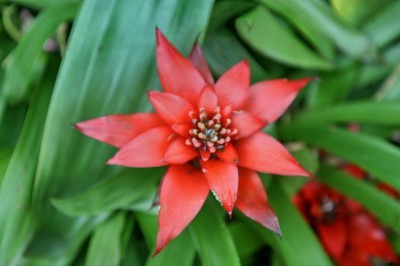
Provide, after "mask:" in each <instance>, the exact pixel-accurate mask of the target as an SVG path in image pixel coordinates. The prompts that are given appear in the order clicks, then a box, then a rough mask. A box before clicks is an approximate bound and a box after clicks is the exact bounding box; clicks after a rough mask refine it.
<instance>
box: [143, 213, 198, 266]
mask: <svg viewBox="0 0 400 266" xmlns="http://www.w3.org/2000/svg"><path fill="white" fill-rule="evenodd" d="M136 218H137V220H138V222H139V226H140V228H141V230H142V233H143V235H144V237H145V239H146V242H147V245H148V247H149V249H150V256H149V258H148V259H147V262H146V266H157V265H159V266H168V265H171V266H175V265H176V264H177V254H179V265H182V266H185V265H187V266H190V265H193V261H194V258H195V249H194V247H193V244H192V242H191V239H190V236H189V234H188V232H187V230H185V231H183V232H182V233H181V234H180V235H179V236H178V237H176V238H175V239H173V240H172V241H171V242H170V243H169V244H168V245H167V246H166V247H165V248H164V249H163V250H162V251H161V252H160V253H159V254H158V255H157V256H155V257H152V255H153V252H154V248H155V246H156V236H157V230H158V222H157V216H155V215H150V214H146V213H137V214H136Z"/></svg>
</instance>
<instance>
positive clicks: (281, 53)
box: [236, 7, 333, 70]
mask: <svg viewBox="0 0 400 266" xmlns="http://www.w3.org/2000/svg"><path fill="white" fill-rule="evenodd" d="M236 29H237V30H238V32H239V34H240V36H241V37H242V38H243V39H244V40H245V41H246V42H247V43H248V44H249V45H251V46H252V47H253V48H254V49H256V50H257V51H259V52H260V53H261V54H263V55H265V56H267V57H270V58H272V59H275V60H277V61H280V62H282V63H285V64H288V65H291V66H296V67H301V68H308V69H310V68H311V69H314V68H316V69H322V70H327V69H332V68H333V65H332V64H331V63H330V62H328V61H327V60H325V59H323V58H322V57H320V56H318V55H316V54H315V53H314V52H313V51H312V50H310V49H309V48H308V47H307V46H306V45H305V44H303V43H302V42H301V40H300V39H298V38H297V37H296V35H295V34H294V33H293V32H292V31H291V30H290V29H289V28H288V27H285V26H284V25H282V24H281V23H280V22H279V21H278V20H277V19H276V18H275V17H274V15H273V14H272V13H271V12H269V11H268V10H267V9H266V8H265V7H258V8H256V9H255V10H254V11H252V12H249V13H247V14H246V15H244V16H241V17H240V18H239V19H237V20H236Z"/></svg>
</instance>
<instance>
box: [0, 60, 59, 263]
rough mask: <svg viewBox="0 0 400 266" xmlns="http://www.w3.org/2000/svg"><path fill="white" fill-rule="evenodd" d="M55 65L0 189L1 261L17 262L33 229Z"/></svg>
mask: <svg viewBox="0 0 400 266" xmlns="http://www.w3.org/2000/svg"><path fill="white" fill-rule="evenodd" d="M56 70H57V67H56V66H54V65H51V66H49V72H48V73H49V76H48V77H47V78H46V79H45V80H44V81H43V82H41V83H40V84H39V85H38V87H37V88H36V89H35V93H34V96H33V98H32V100H31V104H30V107H29V110H28V114H27V116H26V119H25V121H24V125H23V129H22V133H21V136H20V137H19V139H18V143H17V146H16V147H15V149H14V151H13V154H12V157H11V160H10V162H9V164H8V167H7V171H6V173H5V175H4V177H3V181H2V183H1V190H0V216H1V217H7V219H0V235H1V239H0V264H2V265H12V264H16V263H18V261H19V258H20V256H21V252H22V251H23V249H24V248H25V246H26V245H27V244H28V241H29V238H30V234H31V233H32V232H31V231H32V229H33V221H32V213H31V201H30V200H31V196H32V187H33V180H34V173H35V170H36V165H37V156H38V154H39V148H40V142H41V139H42V132H43V127H44V121H45V117H46V114H47V108H48V105H49V101H50V96H51V93H52V89H53V86H54V77H55V71H56Z"/></svg>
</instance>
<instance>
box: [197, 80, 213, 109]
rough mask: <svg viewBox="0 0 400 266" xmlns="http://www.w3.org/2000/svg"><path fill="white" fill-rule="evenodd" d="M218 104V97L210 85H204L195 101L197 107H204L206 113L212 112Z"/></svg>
mask: <svg viewBox="0 0 400 266" xmlns="http://www.w3.org/2000/svg"><path fill="white" fill-rule="evenodd" d="M217 105H218V97H217V94H215V92H214V89H213V87H212V86H206V87H204V89H203V90H202V91H201V94H200V98H199V101H198V102H197V108H198V109H199V110H200V108H204V109H205V110H206V112H207V113H212V112H214V110H215V108H216V107H217Z"/></svg>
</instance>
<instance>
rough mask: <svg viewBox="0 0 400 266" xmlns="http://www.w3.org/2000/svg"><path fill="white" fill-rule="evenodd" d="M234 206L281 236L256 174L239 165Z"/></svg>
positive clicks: (275, 218)
mask: <svg viewBox="0 0 400 266" xmlns="http://www.w3.org/2000/svg"><path fill="white" fill-rule="evenodd" d="M236 207H237V208H238V209H239V210H240V211H241V212H243V214H244V215H246V216H247V217H249V218H250V219H252V220H254V221H256V222H258V223H260V224H261V225H263V226H265V227H266V228H268V229H270V230H271V231H273V232H274V233H276V234H277V235H279V236H281V230H280V228H279V223H278V218H277V217H276V214H275V212H274V210H273V209H272V208H271V206H270V205H269V204H268V200H267V194H266V193H265V190H264V186H263V184H262V182H261V180H260V177H259V176H258V174H257V173H256V172H254V171H251V170H248V169H245V168H242V167H239V191H238V198H237V201H236Z"/></svg>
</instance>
